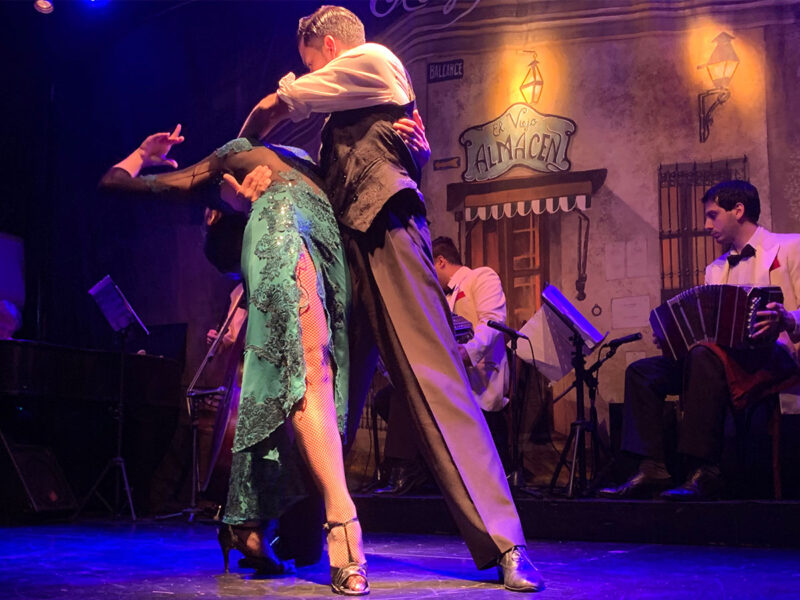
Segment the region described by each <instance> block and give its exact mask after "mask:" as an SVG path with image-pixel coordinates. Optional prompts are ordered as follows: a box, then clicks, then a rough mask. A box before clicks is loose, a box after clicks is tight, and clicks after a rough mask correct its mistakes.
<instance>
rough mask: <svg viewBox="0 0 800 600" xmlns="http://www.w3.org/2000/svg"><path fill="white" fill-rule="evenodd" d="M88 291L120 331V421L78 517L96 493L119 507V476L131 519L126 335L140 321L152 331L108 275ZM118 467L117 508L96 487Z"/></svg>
mask: <svg viewBox="0 0 800 600" xmlns="http://www.w3.org/2000/svg"><path fill="white" fill-rule="evenodd" d="M89 295H90V296H91V297H92V298H94V301H95V302H96V303H97V306H98V307H99V308H100V311H101V312H102V313H103V316H104V317H105V318H106V321H108V324H109V325H110V326H111V329H113V330H114V331H115V332H117V334H118V335H119V395H118V397H117V406H116V408H115V410H114V418H115V419H116V421H117V454H116V456H114V457H113V458H111V459H110V460H109V461H108V464H107V465H106V466H105V468H104V469H103V470H102V471H101V472H100V475H99V476H98V477H97V479H96V480H95V482H94V484H93V485H92V487H91V489H90V490H89V492H88V493H87V494H86V496H85V497H84V499H83V501H82V502H81V504H80V506H79V507H78V510H77V512H76V513H75V517H77V516H78V515H80V514H81V512H82V511H83V509H84V507H85V506H86V504H87V503H88V502H89V499H90V498H91V497H92V496H93V495H94V494H97V497H98V498H99V499H100V501H101V502H102V503H103V504H105V505H106V507H107V508H108V509H109V510H110V511H111V512H112V513H113V512H114V510H115V509H116V508H117V507H119V483H120V476H121V477H122V482H123V483H124V485H125V494H126V497H127V499H128V506H129V507H130V509H131V520H132V521H135V520H136V512H135V510H134V508H133V497H132V496H131V486H130V484H129V483H128V472H127V470H126V468H125V459H124V458H123V457H122V432H123V422H124V417H125V413H124V408H125V407H124V402H125V338H126V337H127V335H128V333H129V331H130V330H131V328H133V327H134V326H136V325H138V326H139V327H140V328H141V329H142V331H144V333H145V334H146V335H150V332H149V331H148V330H147V327H145V326H144V323H142V320H141V319H140V318H139V316H138V315H137V314H136V312H135V311H134V310H133V308H132V307H131V305H130V303H129V302H128V300H127V298H125V295H124V294H123V293H122V290H120V289H119V287H117V284H115V283H114V281H113V280H112V279H111V277H110V276H109V275H106V276H105V277H103V278H102V279H101V280H100V281H98V282H97V283H96V284H94V285H93V286H92V288H91V289H90V290H89ZM114 468H117V469H119V472H118V473H117V478H116V482H115V485H114V508H112V507H111V505H110V504H109V503H108V502H107V501H106V499H105V498H103V496H102V495H101V494H100V492H98V491H97V488H98V487H99V486H100V484H101V483H102V482H103V480H104V479H105V477H106V475H107V474H108V472H109V471H111V470H112V469H114ZM117 514H119V513H117Z"/></svg>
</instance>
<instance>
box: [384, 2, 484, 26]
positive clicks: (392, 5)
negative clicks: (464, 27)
mask: <svg viewBox="0 0 800 600" xmlns="http://www.w3.org/2000/svg"><path fill="white" fill-rule="evenodd" d="M480 1H481V0H472V3H471V4H465V3H463V2H462V3H461V4H460V5H459V10H456V11H455V13H453V15H452V17H451V16H450V13H452V12H453V9H455V8H456V0H442V1H441V5H442V14H443V15H444V16H445V17H447V18H448V19H450V20H449V21H448V22H447V23H444V24H443V25H440V26H438V27H435V28H434V29H444V28H445V27H449V26H450V25H452V24H453V23H455V22H456V21H458V20H459V19H461V18H463V17H466V16H467V15H468V14H469V13H471V12H472V11H473V10H474V9H475V7H477V6H478V2H480ZM437 3H438V2H437V1H436V0H433V1H430V0H369V10H370V12H372V14H373V15H375V16H376V17H378V18H380V17H386V16H388V15H390V14H391V13H393V12H394V10H395V9H397V8H402V9H403V10H404V11H405V12H407V13H413V12H414V11H417V10H419V9H420V8H425V7H427V6H433V5H435V4H437Z"/></svg>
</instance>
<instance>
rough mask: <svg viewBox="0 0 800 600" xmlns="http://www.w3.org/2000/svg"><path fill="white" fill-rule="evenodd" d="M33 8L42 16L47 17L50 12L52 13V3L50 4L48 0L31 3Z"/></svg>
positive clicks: (37, 0)
mask: <svg viewBox="0 0 800 600" xmlns="http://www.w3.org/2000/svg"><path fill="white" fill-rule="evenodd" d="M33 8H35V9H36V11H37V12H40V13H42V14H43V15H49V14H50V13H51V12H53V3H52V2H50V0H36V1H35V2H34V3H33Z"/></svg>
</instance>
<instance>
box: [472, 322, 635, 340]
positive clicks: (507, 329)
mask: <svg viewBox="0 0 800 600" xmlns="http://www.w3.org/2000/svg"><path fill="white" fill-rule="evenodd" d="M486 324H487V325H488V326H489V327H491V328H492V329H497V331H502V332H503V333H505V334H506V335H508V336H510V337H512V338H522V339H523V340H527V339H528V336H527V335H524V334H522V333H520V332H519V331H517V330H516V329H511V327H506V326H505V325H503V324H502V323H498V322H497V321H487V322H486ZM639 337H642V335H641V334H639Z"/></svg>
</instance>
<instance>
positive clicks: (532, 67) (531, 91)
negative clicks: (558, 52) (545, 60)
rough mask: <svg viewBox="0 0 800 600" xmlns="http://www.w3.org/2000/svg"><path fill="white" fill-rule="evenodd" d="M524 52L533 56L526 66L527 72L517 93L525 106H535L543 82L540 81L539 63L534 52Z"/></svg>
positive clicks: (540, 93)
mask: <svg viewBox="0 0 800 600" xmlns="http://www.w3.org/2000/svg"><path fill="white" fill-rule="evenodd" d="M526 52H530V53H531V54H532V55H533V56H532V60H531V62H530V64H529V65H528V71H527V72H526V73H525V78H524V79H523V80H522V85H520V86H519V91H520V93H521V94H522V98H523V100H525V102H526V103H527V104H536V103H538V102H539V98H541V96H542V88H543V87H544V80H543V79H542V71H541V70H540V69H539V61H538V60H536V56H537V55H536V51H535V50H526Z"/></svg>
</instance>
